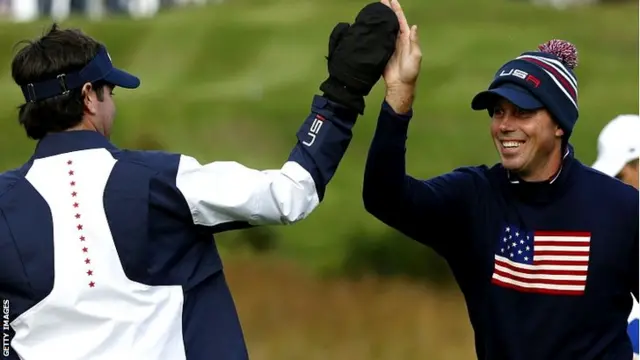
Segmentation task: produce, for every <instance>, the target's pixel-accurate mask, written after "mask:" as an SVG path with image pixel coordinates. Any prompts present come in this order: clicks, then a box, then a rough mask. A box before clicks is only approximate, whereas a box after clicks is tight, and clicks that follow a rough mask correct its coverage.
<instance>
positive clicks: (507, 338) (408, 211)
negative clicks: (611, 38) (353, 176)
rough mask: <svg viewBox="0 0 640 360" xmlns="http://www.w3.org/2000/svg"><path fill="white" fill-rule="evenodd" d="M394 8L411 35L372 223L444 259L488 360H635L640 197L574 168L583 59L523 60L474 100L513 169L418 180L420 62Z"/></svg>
mask: <svg viewBox="0 0 640 360" xmlns="http://www.w3.org/2000/svg"><path fill="white" fill-rule="evenodd" d="M394 4H395V5H394ZM391 6H392V8H394V10H395V11H396V14H397V15H398V18H399V20H400V21H399V22H400V33H399V35H398V45H397V46H396V53H395V54H394V55H393V56H392V58H391V60H390V61H389V63H388V64H387V69H386V70H385V73H384V75H383V77H384V80H385V85H386V96H385V101H384V102H383V104H382V108H381V111H380V115H379V118H378V124H377V128H376V131H375V135H374V138H373V141H372V143H371V147H370V150H369V155H368V158H367V164H366V168H365V174H364V184H363V194H362V196H363V202H364V206H365V208H366V210H367V211H368V212H369V213H371V214H372V215H373V216H375V217H376V218H378V219H379V220H380V221H382V222H384V223H385V224H387V225H388V226H390V227H392V228H394V229H396V230H398V231H400V232H402V233H404V234H406V235H407V236H409V237H411V238H412V239H414V240H416V241H418V242H420V243H422V244H424V245H427V246H430V247H432V248H433V249H434V250H435V251H437V252H438V253H439V254H440V255H441V256H442V257H444V259H445V260H446V261H447V263H448V264H449V266H450V267H451V270H452V272H453V274H454V275H455V278H456V280H457V282H458V285H459V287H460V289H461V291H462V292H463V294H464V296H465V300H466V303H467V309H468V313H469V317H470V321H471V324H472V326H473V329H474V332H475V344H476V353H477V356H478V359H491V360H506V359H508V360H568V359H571V360H596V359H607V360H613V359H615V360H630V359H631V358H632V348H631V342H630V341H629V337H628V336H627V332H626V329H627V317H628V315H629V312H630V310H631V305H632V302H631V298H630V296H629V293H630V292H631V293H632V294H633V295H634V296H635V297H636V298H637V297H638V283H639V273H638V230H639V228H638V220H639V219H638V218H639V216H638V207H639V202H638V191H637V190H636V189H634V188H633V187H631V186H628V185H626V184H624V183H622V182H620V181H618V180H616V179H613V178H612V177H610V176H607V175H605V174H603V173H600V172H598V171H595V170H593V169H591V168H590V167H588V166H586V165H584V164H583V163H581V162H580V161H579V160H578V159H576V158H575V156H574V152H573V148H572V146H571V144H570V141H569V140H570V136H571V133H572V130H573V128H574V126H575V124H576V122H577V119H578V83H577V77H576V75H575V73H574V70H573V69H574V68H575V66H576V64H577V51H576V49H575V47H574V46H573V45H571V44H570V43H567V42H565V41H560V40H553V41H550V42H547V43H546V44H544V45H542V46H540V47H539V48H538V51H535V52H524V53H522V54H521V55H520V56H517V57H516V58H515V59H513V60H511V61H508V62H506V64H504V65H503V66H501V67H500V68H499V69H498V71H497V72H496V73H495V76H494V77H493V80H492V81H491V82H490V85H489V87H488V89H487V90H486V91H482V92H480V93H479V94H478V95H477V96H476V97H475V98H474V99H473V101H472V107H473V108H474V109H477V110H488V113H489V115H490V118H491V122H490V129H491V136H492V140H493V142H494V144H495V146H496V149H497V150H498V153H499V155H500V160H501V161H500V163H498V164H495V165H492V166H486V165H482V166H465V167H459V168H457V169H454V170H452V171H450V172H448V173H445V174H442V175H440V176H436V177H434V178H430V179H425V180H423V179H416V178H414V177H412V176H410V175H408V174H407V173H406V161H405V152H406V140H407V135H408V127H409V124H410V122H411V119H412V116H413V111H412V105H413V100H414V97H415V88H416V82H417V79H418V74H419V71H420V62H421V56H420V48H419V45H418V43H417V38H416V36H415V34H414V31H412V30H411V29H410V28H409V26H408V25H407V20H406V18H405V16H404V14H403V12H402V10H401V8H400V6H399V4H397V1H392V2H391ZM423 117H426V118H428V114H427V115H423ZM427 121H428V120H427ZM436 156H437V153H433V154H424V162H425V163H426V164H428V163H429V162H430V161H431V160H432V159H433V158H434V157H436Z"/></svg>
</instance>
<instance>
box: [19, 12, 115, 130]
mask: <svg viewBox="0 0 640 360" xmlns="http://www.w3.org/2000/svg"><path fill="white" fill-rule="evenodd" d="M20 44H24V45H25V46H24V47H23V48H22V49H20V50H19V51H18V53H17V54H16V56H15V57H14V58H13V61H12V63H11V75H12V77H13V80H14V81H15V83H16V84H17V85H19V86H22V85H26V84H28V83H36V82H41V81H44V80H49V79H52V78H55V77H56V76H57V75H59V74H63V73H69V72H74V71H78V70H81V69H82V68H83V67H84V66H85V65H87V64H88V63H89V62H90V61H91V59H93V57H94V56H95V55H96V54H97V53H98V50H99V49H100V46H101V45H102V44H101V43H99V42H97V41H96V40H94V39H93V38H91V37H90V36H88V35H85V34H83V33H82V32H81V31H80V30H79V29H60V27H59V26H58V25H57V24H55V23H54V24H53V25H52V26H51V28H50V29H49V30H48V31H47V33H46V34H45V35H43V36H42V37H40V38H38V39H36V40H23V41H20V42H18V44H16V45H20ZM103 85H104V84H93V86H94V89H95V91H96V93H97V95H98V99H99V100H100V101H102V99H103V92H102V89H103ZM83 100H84V98H83V96H82V89H72V90H70V92H69V93H68V94H66V95H58V96H55V97H52V98H48V99H44V100H39V101H36V102H33V103H29V102H27V103H25V104H22V105H20V106H19V107H18V109H19V112H18V121H19V122H20V124H21V125H22V126H23V127H24V129H25V131H26V133H27V136H28V137H29V138H31V139H34V140H38V139H41V138H43V137H44V136H45V135H46V134H47V133H49V132H59V131H64V130H67V129H69V128H71V127H74V126H76V125H78V124H79V123H80V121H82V117H83V114H84V104H83Z"/></svg>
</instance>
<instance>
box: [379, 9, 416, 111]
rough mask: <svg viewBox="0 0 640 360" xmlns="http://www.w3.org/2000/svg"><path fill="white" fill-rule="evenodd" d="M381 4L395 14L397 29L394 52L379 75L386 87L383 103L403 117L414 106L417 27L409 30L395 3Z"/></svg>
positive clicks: (402, 12) (402, 14)
mask: <svg viewBox="0 0 640 360" xmlns="http://www.w3.org/2000/svg"><path fill="white" fill-rule="evenodd" d="M380 2H381V3H383V4H384V5H386V6H388V7H390V8H391V9H392V10H393V11H394V12H395V14H396V16H397V17H398V23H399V25H400V30H399V32H398V37H397V39H396V48H395V52H394V53H393V55H392V56H391V58H390V59H389V62H388V63H387V66H386V68H385V70H384V72H383V74H382V76H383V78H384V82H385V87H386V95H385V100H386V101H387V103H388V104H389V105H390V106H391V108H392V109H393V110H394V111H395V112H396V113H399V114H406V113H408V112H409V111H410V110H411V106H412V105H413V98H414V95H415V86H416V81H417V80H418V74H419V73H420V65H421V63H422V52H421V50H420V44H419V43H418V27H417V26H416V25H413V26H411V27H410V26H409V24H408V23H407V18H406V17H405V15H404V11H402V7H401V6H400V3H399V2H398V0H381V1H380Z"/></svg>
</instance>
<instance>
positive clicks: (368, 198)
mask: <svg viewBox="0 0 640 360" xmlns="http://www.w3.org/2000/svg"><path fill="white" fill-rule="evenodd" d="M411 116H412V113H411V112H408V113H407V114H404V115H400V114H397V113H396V112H395V111H394V110H393V109H392V108H391V106H390V104H389V103H388V102H387V101H385V102H383V104H382V107H381V110H380V115H379V117H378V124H377V126H376V130H375V133H374V136H373V140H372V142H371V146H370V148H369V154H368V156H367V162H366V166H365V172H364V182H363V194H362V196H363V201H364V205H365V207H366V209H367V211H369V212H371V213H372V214H373V215H375V216H384V215H385V214H384V213H385V212H394V209H393V208H390V205H401V203H402V202H403V199H405V198H406V194H404V193H405V192H406V191H407V190H408V189H406V181H407V176H406V165H405V164H406V163H405V154H406V139H407V131H408V127H409V121H410V119H411ZM395 210H396V211H397V209H395Z"/></svg>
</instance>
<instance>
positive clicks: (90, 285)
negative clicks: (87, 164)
mask: <svg viewBox="0 0 640 360" xmlns="http://www.w3.org/2000/svg"><path fill="white" fill-rule="evenodd" d="M72 164H73V161H71V160H69V161H67V165H69V166H71V165H72ZM73 175H74V172H73V170H69V176H73ZM70 185H71V188H72V189H73V188H74V187H75V186H76V182H75V181H71V183H70ZM76 196H78V193H77V192H76V191H72V192H71V197H76ZM79 206H80V204H78V202H74V203H73V207H74V208H78V207H79ZM80 217H81V215H80V213H76V216H75V218H76V219H80ZM77 228H78V231H82V228H83V227H82V224H78V226H77ZM85 240H86V239H85V237H84V235H80V241H82V242H84V241H85ZM82 252H83V253H87V252H89V248H87V247H86V246H85V247H83V248H82ZM84 263H85V264H86V265H90V264H91V259H89V257H87V258H86V259H85V260H84ZM92 275H93V270H91V269H89V270H87V276H92ZM94 286H96V283H95V282H93V281H90V282H89V287H94Z"/></svg>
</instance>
